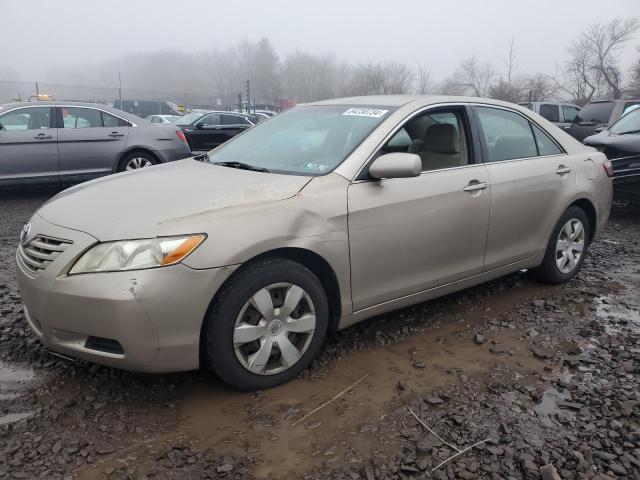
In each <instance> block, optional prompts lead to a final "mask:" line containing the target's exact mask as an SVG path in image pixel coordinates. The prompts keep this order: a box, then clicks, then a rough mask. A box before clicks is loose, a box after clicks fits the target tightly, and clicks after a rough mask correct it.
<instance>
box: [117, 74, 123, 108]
mask: <svg viewBox="0 0 640 480" xmlns="http://www.w3.org/2000/svg"><path fill="white" fill-rule="evenodd" d="M118 101H119V102H120V106H119V107H118V108H120V110H122V75H120V72H118Z"/></svg>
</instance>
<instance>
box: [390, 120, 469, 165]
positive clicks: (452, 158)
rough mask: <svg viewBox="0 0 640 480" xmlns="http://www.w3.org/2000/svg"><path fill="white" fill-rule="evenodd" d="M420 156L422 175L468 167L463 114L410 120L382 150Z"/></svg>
mask: <svg viewBox="0 0 640 480" xmlns="http://www.w3.org/2000/svg"><path fill="white" fill-rule="evenodd" d="M389 152H408V153H415V154H416V155H419V156H420V160H421V161H422V171H430V170H441V169H443V168H455V167H460V166H463V165H467V164H468V163H470V162H469V146H468V142H467V134H466V128H465V121H464V117H463V113H462V111H460V110H449V111H445V110H439V111H437V112H425V113H424V114H422V115H419V116H417V117H415V118H412V119H411V120H409V121H408V122H407V123H405V125H404V126H403V128H401V129H400V130H399V131H398V133H396V134H395V135H394V136H393V137H392V138H391V139H390V140H389V141H388V142H387V143H386V144H385V145H384V146H383V147H382V149H381V150H380V153H381V154H384V153H389Z"/></svg>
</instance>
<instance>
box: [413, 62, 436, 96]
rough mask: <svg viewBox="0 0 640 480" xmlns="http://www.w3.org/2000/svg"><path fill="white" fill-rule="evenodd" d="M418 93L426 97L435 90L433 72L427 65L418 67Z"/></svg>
mask: <svg viewBox="0 0 640 480" xmlns="http://www.w3.org/2000/svg"><path fill="white" fill-rule="evenodd" d="M415 78H416V93H417V94H419V95H424V94H425V93H430V92H431V91H432V90H433V85H432V84H431V72H430V71H429V69H428V68H427V67H426V66H425V65H418V68H417V70H416V77H415Z"/></svg>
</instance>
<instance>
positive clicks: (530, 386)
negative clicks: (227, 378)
mask: <svg viewBox="0 0 640 480" xmlns="http://www.w3.org/2000/svg"><path fill="white" fill-rule="evenodd" d="M51 194H52V192H51V191H42V190H34V191H31V192H28V193H22V194H17V193H13V194H3V195H2V196H0V219H1V222H0V478H2V479H4V478H29V479H31V478H86V479H105V478H106V479H109V480H114V479H126V478H131V479H145V478H150V479H159V478H163V479H164V478H168V479H209V478H211V479H213V478H216V479H217V478H224V479H240V478H287V479H288V478H305V479H354V480H355V479H366V480H372V479H385V478H407V479H413V478H436V479H446V478H461V479H475V478H478V479H484V478H487V479H532V480H533V479H545V480H546V479H554V478H563V479H600V480H604V479H608V478H640V389H639V384H640V344H639V343H638V339H639V338H640V313H639V309H640V305H639V304H640V245H639V241H640V208H639V207H637V206H635V207H634V206H630V205H616V206H615V207H614V209H613V212H612V218H611V221H610V223H609V225H608V227H607V229H606V231H605V232H604V233H603V234H602V235H601V236H600V238H599V239H598V240H597V241H596V242H595V243H594V244H593V245H592V247H591V249H590V252H589V255H588V258H587V259H586V261H585V264H584V267H583V270H582V272H581V273H580V274H579V275H578V277H577V278H576V279H575V280H574V281H572V282H571V283H569V284H567V285H564V286H557V287H551V286H544V285H540V284H539V283H536V281H535V280H533V279H531V278H530V276H529V275H527V274H526V273H523V272H520V273H517V274H514V275H510V276H507V277H504V278H502V279H500V280H498V281H494V282H491V283H489V284H486V285H482V286H479V287H476V288H473V289H469V290H466V291H463V292H460V293H457V294H454V295H450V296H447V297H445V298H441V299H438V300H435V301H431V302H427V303H424V304H420V305H417V306H415V307H412V308H408V309H404V310H401V311H397V312H394V313H391V314H388V315H384V316H381V317H378V318H376V319H373V320H371V321H367V322H365V323H362V324H360V325H356V326H355V327H352V328H350V329H348V330H346V331H343V332H340V333H337V334H335V335H333V336H332V337H331V338H329V339H328V340H327V342H326V344H325V346H324V349H323V351H322V354H321V356H320V358H319V359H318V360H317V361H315V362H314V364H313V365H312V367H311V368H310V369H308V371H306V372H304V374H303V375H302V376H300V377H299V378H298V379H296V380H295V381H293V382H290V383H289V384H287V385H284V386H281V387H278V388H275V389H272V390H269V391H264V392H259V393H253V394H247V393H239V392H237V391H234V390H231V389H230V388H228V387H226V386H225V385H224V384H222V383H221V382H220V381H219V380H218V379H216V378H215V377H214V376H213V375H212V374H210V373H207V372H204V371H201V372H192V373H184V374H176V375H156V376H151V375H138V374H132V373H127V372H122V371H118V370H113V369H109V368H105V367H101V366H98V365H95V364H91V363H86V362H81V361H74V362H70V361H68V360H65V359H62V358H60V357H57V356H54V355H52V354H51V353H49V352H47V351H46V350H45V349H44V348H42V347H41V346H40V344H39V343H38V341H37V340H36V338H35V337H34V335H32V334H31V332H30V331H29V330H28V328H27V326H26V324H25V321H24V317H23V314H22V309H21V306H20V296H19V294H18V292H17V290H16V285H15V282H14V260H13V257H14V251H15V248H16V244H17V237H18V234H19V231H20V227H21V226H22V223H23V222H24V221H25V220H27V219H28V218H29V216H30V215H31V214H32V213H33V211H34V210H35V209H36V208H37V207H38V205H40V204H41V203H42V202H44V201H45V200H46V199H47V198H48V197H49V196H50V195H51ZM354 384H355V386H352V385H354ZM341 393H342V394H341ZM339 394H341V395H339ZM334 398H335V399H334ZM332 399H334V400H333V401H331V400H332ZM326 402H329V403H326ZM325 403H326V405H325V406H324V407H322V408H320V409H319V410H318V411H317V412H315V413H312V414H311V415H309V416H308V417H306V418H304V417H305V415H307V414H309V413H310V412H312V411H313V410H314V409H315V408H317V407H318V406H320V405H323V404H325ZM412 412H413V413H412ZM414 414H415V416H414ZM432 432H433V433H432ZM478 442H480V443H479V444H478ZM475 444H478V445H476V446H474V447H473V448H470V449H468V450H466V449H467V448H468V447H471V446H473V445H475ZM454 455H457V456H455V457H454V458H451V457H452V456H454ZM443 462H445V463H444V464H442V465H440V464H441V463H443ZM555 475H557V476H555Z"/></svg>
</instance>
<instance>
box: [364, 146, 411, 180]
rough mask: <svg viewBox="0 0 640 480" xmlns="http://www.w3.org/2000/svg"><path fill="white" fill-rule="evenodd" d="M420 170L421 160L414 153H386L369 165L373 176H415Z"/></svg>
mask: <svg viewBox="0 0 640 480" xmlns="http://www.w3.org/2000/svg"><path fill="white" fill-rule="evenodd" d="M421 172H422V161H421V160H420V157H419V156H418V155H416V154H415V153H400V152H396V153H387V154H386V155H381V156H379V157H378V158H376V159H375V160H374V161H373V163H372V164H371V166H370V167H369V175H371V176H372V177H373V178H408V177H417V176H419V175H420V173H421Z"/></svg>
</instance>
